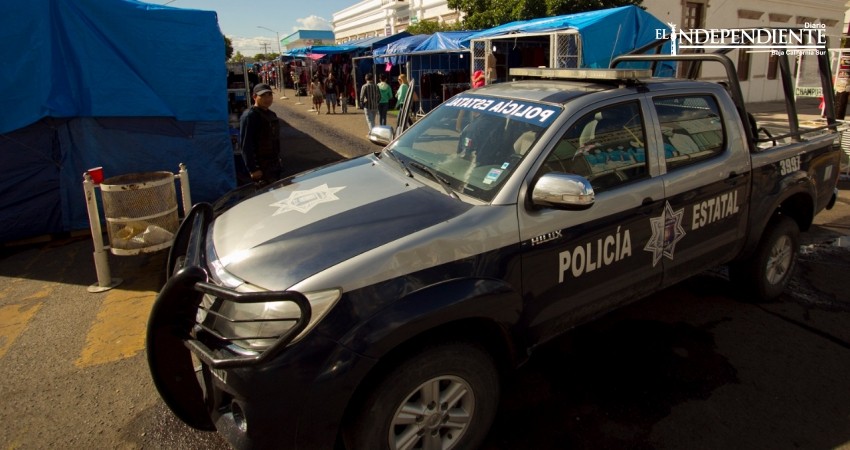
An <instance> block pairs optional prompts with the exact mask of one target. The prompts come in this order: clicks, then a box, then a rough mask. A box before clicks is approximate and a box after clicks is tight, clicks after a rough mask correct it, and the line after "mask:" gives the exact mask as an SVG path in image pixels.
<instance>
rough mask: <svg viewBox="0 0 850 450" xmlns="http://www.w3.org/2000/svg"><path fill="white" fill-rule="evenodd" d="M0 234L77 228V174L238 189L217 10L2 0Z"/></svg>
mask: <svg viewBox="0 0 850 450" xmlns="http://www.w3.org/2000/svg"><path fill="white" fill-rule="evenodd" d="M0 29H2V30H3V37H4V38H5V41H6V44H5V45H3V46H0V55H2V57H3V60H4V61H6V63H5V64H3V66H2V67H0V80H3V83H2V85H0V108H2V110H3V111H4V113H3V114H0V155H2V164H0V242H6V241H9V240H13V239H19V238H25V237H29V236H36V235H42V234H47V233H55V232H61V231H71V230H80V229H86V228H88V226H89V219H88V214H87V210H86V204H85V196H84V194H83V187H82V175H81V174H82V173H83V172H85V171H86V170H87V169H89V168H92V167H98V166H100V167H103V173H105V174H106V176H107V177H111V176H115V175H123V174H128V173H134V172H153V171H163V170H165V171H171V172H175V171H177V170H178V164H180V163H185V164H186V165H187V167H188V170H189V172H190V173H191V192H192V200H193V201H194V202H199V201H208V202H212V201H215V200H216V199H217V198H219V197H220V196H221V195H222V194H224V193H226V192H227V191H229V190H230V189H232V188H233V187H235V172H234V164H233V162H234V159H233V150H234V149H233V145H232V144H231V141H230V135H229V133H228V109H227V84H226V81H227V68H226V66H225V58H224V38H223V36H222V34H221V30H220V29H219V27H218V19H217V17H216V13H215V12H212V11H199V10H190V9H180V8H174V7H171V6H162V5H152V4H146V3H142V2H138V1H135V0H61V1H59V0H28V1H4V2H0Z"/></svg>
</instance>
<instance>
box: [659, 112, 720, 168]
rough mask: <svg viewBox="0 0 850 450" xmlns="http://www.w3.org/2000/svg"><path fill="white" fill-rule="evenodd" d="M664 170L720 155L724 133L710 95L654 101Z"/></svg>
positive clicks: (718, 113)
mask: <svg viewBox="0 0 850 450" xmlns="http://www.w3.org/2000/svg"><path fill="white" fill-rule="evenodd" d="M653 106H654V107H655V112H656V114H657V115H658V121H659V123H660V126H661V140H662V143H663V146H664V160H665V162H666V164H667V170H671V169H676V168H679V167H684V166H689V165H692V164H696V163H698V162H700V161H705V160H707V159H711V158H713V157H714V156H717V155H720V154H721V153H723V149H724V148H726V139H725V136H726V133H725V130H724V129H723V118H722V116H721V114H720V107H719V106H718V104H717V101H716V100H715V98H714V97H712V96H710V95H677V96H668V97H656V98H654V99H653Z"/></svg>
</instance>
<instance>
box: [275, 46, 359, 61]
mask: <svg viewBox="0 0 850 450" xmlns="http://www.w3.org/2000/svg"><path fill="white" fill-rule="evenodd" d="M358 50H360V47H356V46H353V45H313V46H309V47H299V48H293V49H292V50H287V51H285V52H283V57H289V58H303V57H308V56H310V55H323V56H324V55H336V54H340V53H352V52H357V51H358Z"/></svg>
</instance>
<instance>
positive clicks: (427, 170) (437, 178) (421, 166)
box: [410, 161, 460, 200]
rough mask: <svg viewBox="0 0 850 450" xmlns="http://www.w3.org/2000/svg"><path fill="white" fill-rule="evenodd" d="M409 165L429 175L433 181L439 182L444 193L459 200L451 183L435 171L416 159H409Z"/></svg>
mask: <svg viewBox="0 0 850 450" xmlns="http://www.w3.org/2000/svg"><path fill="white" fill-rule="evenodd" d="M410 165H411V166H413V168H415V169H419V170H421V171H423V172H425V173H427V174H428V175H430V176H431V178H433V179H434V181H436V182H437V184H439V185H440V187H442V188H443V190H444V191H446V194H449V197H454V198H456V199H458V200H460V197H458V195H457V194H456V193H455V191H454V189H452V185H451V184H449V182H448V181H446V179H445V178H443V177H441V176H439V175H437V172H434V170H432V169H431V168H430V167H428V166H426V165H425V164H422V163H418V162H416V161H411V162H410Z"/></svg>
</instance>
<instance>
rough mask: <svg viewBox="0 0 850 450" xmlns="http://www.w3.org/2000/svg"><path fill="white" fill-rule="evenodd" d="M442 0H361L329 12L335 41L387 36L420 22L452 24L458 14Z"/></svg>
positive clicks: (458, 17)
mask: <svg viewBox="0 0 850 450" xmlns="http://www.w3.org/2000/svg"><path fill="white" fill-rule="evenodd" d="M446 3H447V2H446V0H364V1H361V2H359V3H357V4H355V5H354V6H350V7H348V8H345V9H343V10H342V11H339V12H336V13H334V15H333V27H334V35H335V36H336V42H337V43H338V44H341V43H344V42H348V41H351V40H354V39H361V38H367V37H375V36H391V35H393V34H396V33H400V32H402V31H405V30H406V29H407V27H408V26H410V25H411V24H414V23H417V22H420V21H426V20H427V21H437V22H440V23H455V22H457V21H458V20H460V17H461V14H460V13H459V12H458V11H456V10H454V9H451V8H449V7H448V6H447V4H446Z"/></svg>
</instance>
